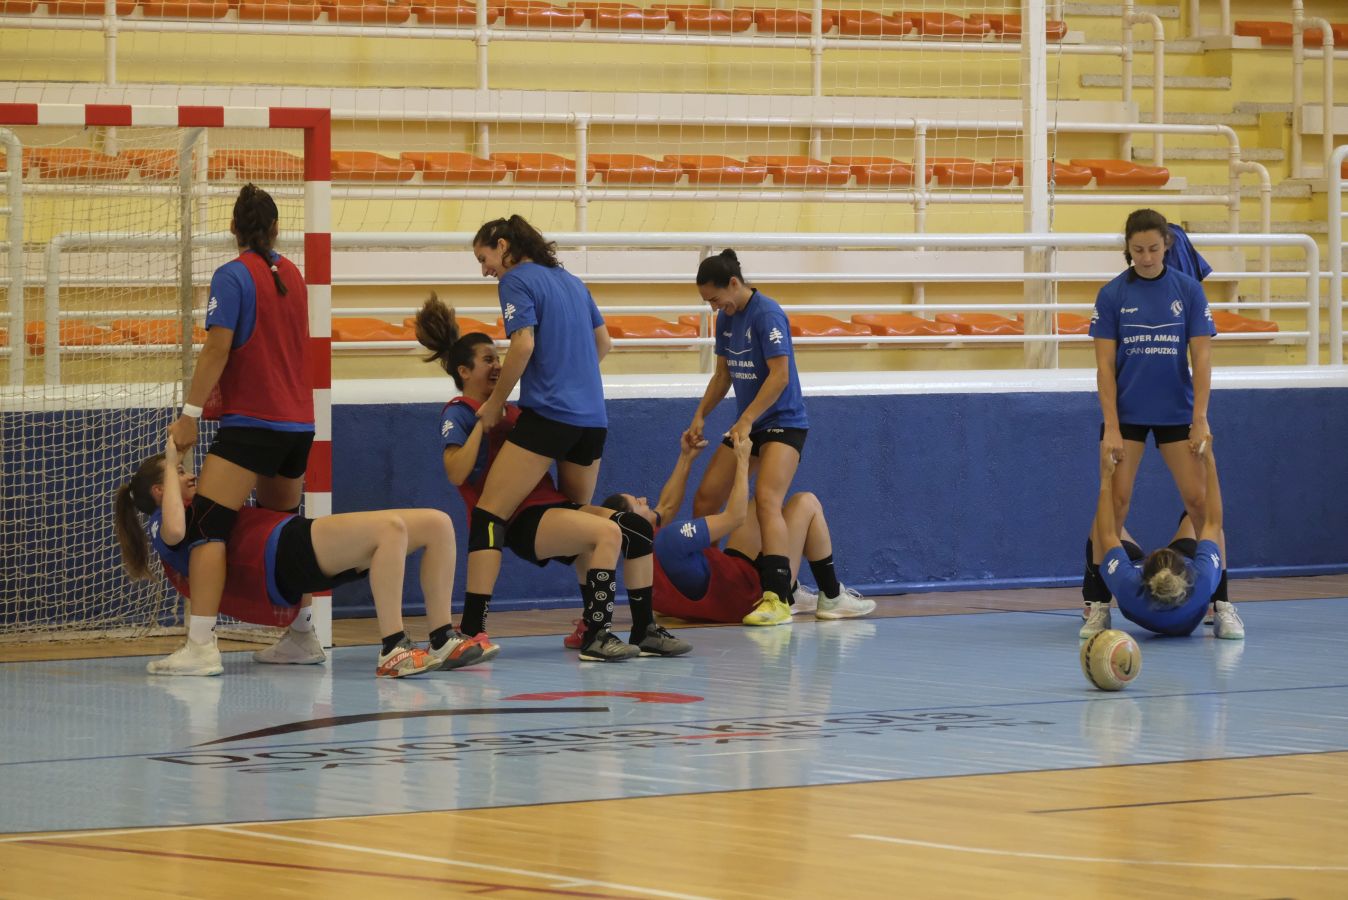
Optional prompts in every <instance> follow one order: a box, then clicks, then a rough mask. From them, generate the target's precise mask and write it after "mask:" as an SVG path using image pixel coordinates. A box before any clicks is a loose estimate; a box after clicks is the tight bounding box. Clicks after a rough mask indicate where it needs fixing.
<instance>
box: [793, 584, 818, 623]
mask: <svg viewBox="0 0 1348 900" xmlns="http://www.w3.org/2000/svg"><path fill="white" fill-rule="evenodd" d="M818 608H819V592H818V591H814V590H811V589H810V588H807V587H806V586H805V585H803V584H797V585H796V589H795V591H793V592H792V594H791V615H793V616H798V615H801V614H802V613H813V612H814V611H815V610H816V609H818Z"/></svg>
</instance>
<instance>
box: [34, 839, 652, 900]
mask: <svg viewBox="0 0 1348 900" xmlns="http://www.w3.org/2000/svg"><path fill="white" fill-rule="evenodd" d="M258 837H262V838H265V837H266V834H265V832H259V833H258ZM15 843H18V844H41V845H42V846H44V847H57V848H60V847H74V848H76V849H78V850H101V851H103V852H104V853H129V854H132V855H133V856H157V857H162V858H165V859H191V860H196V861H198V862H218V863H232V864H234V865H240V866H262V867H264V868H269V869H293V870H296V871H301V872H331V873H332V874H334V875H363V876H365V877H367V878H396V879H398V880H400V881H422V882H429V883H430V884H457V885H465V886H471V887H476V888H479V889H481V890H483V891H484V892H485V891H527V892H529V893H533V894H547V895H551V896H557V897H595V898H599V900H615V898H623V897H624V896H625V895H623V894H592V893H588V892H586V891H567V890H561V889H559V888H536V887H524V886H521V885H514V884H500V883H497V882H491V881H467V880H464V879H462V878H435V877H432V876H430V875H406V874H403V873H399V872H365V871H362V870H360V869H339V868H337V867H335V866H306V865H301V864H300V863H283V862H271V861H268V860H263V859H237V858H235V857H230V856H206V855H204V854H200V853H173V852H170V851H168V850H141V849H138V848H135V847H100V846H99V845H97V844H77V843H74V842H73V841H44V840H41V839H37V840H32V841H15ZM552 877H556V878H558V879H563V878H565V876H562V875H557V876H552ZM627 900H637V898H635V897H627Z"/></svg>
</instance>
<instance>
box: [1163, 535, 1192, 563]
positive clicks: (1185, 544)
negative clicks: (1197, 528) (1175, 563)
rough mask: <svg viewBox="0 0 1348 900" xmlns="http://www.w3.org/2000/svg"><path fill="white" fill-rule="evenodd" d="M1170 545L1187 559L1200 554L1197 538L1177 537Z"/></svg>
mask: <svg viewBox="0 0 1348 900" xmlns="http://www.w3.org/2000/svg"><path fill="white" fill-rule="evenodd" d="M1168 546H1169V547H1170V549H1171V550H1175V551H1177V552H1178V553H1179V554H1180V556H1183V557H1185V558H1186V559H1193V558H1194V557H1195V556H1197V555H1198V539H1197V538H1175V539H1174V540H1173V541H1171V542H1170V543H1169V545H1168Z"/></svg>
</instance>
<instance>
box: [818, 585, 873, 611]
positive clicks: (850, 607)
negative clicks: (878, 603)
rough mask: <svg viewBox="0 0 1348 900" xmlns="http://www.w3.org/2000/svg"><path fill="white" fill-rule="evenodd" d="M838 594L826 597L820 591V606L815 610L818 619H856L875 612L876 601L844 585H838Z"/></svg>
mask: <svg viewBox="0 0 1348 900" xmlns="http://www.w3.org/2000/svg"><path fill="white" fill-rule="evenodd" d="M838 588H839V590H838V596H836V597H831V598H830V597H825V596H824V592H823V591H820V592H819V608H818V609H816V610H815V613H814V617H815V618H816V619H855V618H856V617H857V616H868V615H870V614H871V613H873V612H875V601H874V600H868V599H866V598H865V597H863V596H861V594H859V593H857V592H856V591H854V590H852V589H851V588H849V587H846V586H844V585H838Z"/></svg>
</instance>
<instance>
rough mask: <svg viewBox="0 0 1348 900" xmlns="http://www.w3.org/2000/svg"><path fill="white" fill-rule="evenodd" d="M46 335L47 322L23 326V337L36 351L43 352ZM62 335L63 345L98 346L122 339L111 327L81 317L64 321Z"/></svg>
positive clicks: (30, 323)
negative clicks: (83, 319)
mask: <svg viewBox="0 0 1348 900" xmlns="http://www.w3.org/2000/svg"><path fill="white" fill-rule="evenodd" d="M46 335H47V324H46V323H45V322H29V323H27V324H25V325H24V326H23V338H24V340H25V341H27V342H28V346H29V347H30V348H31V349H32V351H33V352H34V353H42V352H43V351H44V350H45V349H46V343H47V337H46ZM60 335H61V346H62V347H97V346H102V345H104V344H116V343H118V342H119V341H121V340H122V337H121V335H120V334H119V333H118V332H116V331H113V330H112V329H111V328H105V327H104V326H102V325H91V324H89V323H88V322H84V321H80V320H79V319H66V320H64V321H62V322H61V330H60Z"/></svg>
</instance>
